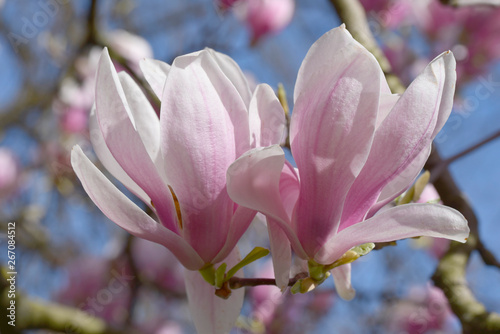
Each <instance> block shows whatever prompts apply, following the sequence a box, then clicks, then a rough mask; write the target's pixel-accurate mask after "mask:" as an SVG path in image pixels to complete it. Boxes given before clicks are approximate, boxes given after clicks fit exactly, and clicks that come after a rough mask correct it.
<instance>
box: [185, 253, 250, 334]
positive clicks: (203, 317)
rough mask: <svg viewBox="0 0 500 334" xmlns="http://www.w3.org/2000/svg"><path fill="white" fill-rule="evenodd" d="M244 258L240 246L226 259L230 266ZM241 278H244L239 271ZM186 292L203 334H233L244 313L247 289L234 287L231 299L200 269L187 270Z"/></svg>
mask: <svg viewBox="0 0 500 334" xmlns="http://www.w3.org/2000/svg"><path fill="white" fill-rule="evenodd" d="M239 261H240V257H239V252H238V249H237V248H235V249H234V251H233V252H231V254H230V255H229V257H228V258H227V259H226V261H225V262H226V263H227V265H228V268H231V267H232V266H234V265H235V264H236V263H238V262H239ZM237 276H238V277H243V270H239V271H238V273H237ZM184 278H185V282H186V292H187V297H188V303H189V309H190V311H191V316H192V317H193V321H194V324H195V327H196V331H197V332H198V333H199V334H229V332H230V331H231V328H233V327H234V325H235V323H236V320H237V318H238V316H239V315H240V311H241V307H242V306H243V299H244V294H245V289H236V290H232V291H231V292H232V293H231V297H229V299H222V298H219V297H217V296H216V295H215V288H214V287H213V286H211V285H210V284H208V283H207V282H206V281H205V280H204V279H203V278H202V277H201V274H200V273H199V272H197V271H189V270H185V271H184Z"/></svg>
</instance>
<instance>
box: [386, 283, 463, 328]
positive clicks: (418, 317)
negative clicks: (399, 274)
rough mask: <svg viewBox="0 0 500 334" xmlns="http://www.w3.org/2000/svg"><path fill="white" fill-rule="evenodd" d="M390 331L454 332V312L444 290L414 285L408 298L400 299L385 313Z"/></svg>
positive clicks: (430, 286)
mask: <svg viewBox="0 0 500 334" xmlns="http://www.w3.org/2000/svg"><path fill="white" fill-rule="evenodd" d="M384 317H386V319H385V320H384V323H387V324H388V330H389V333H401V332H402V331H403V332H405V333H408V334H424V333H430V332H431V331H433V330H440V331H443V332H445V333H452V332H451V328H450V321H451V319H452V317H453V313H452V312H451V310H450V307H449V304H448V300H447V299H446V297H445V296H444V294H443V292H442V291H441V290H440V289H439V288H436V287H435V286H433V285H431V284H428V285H427V286H426V287H422V286H420V287H414V288H412V289H411V290H410V293H409V296H408V298H407V299H404V300H401V301H398V302H397V303H395V304H394V305H392V306H391V307H389V308H388V309H387V310H386V312H385V313H384Z"/></svg>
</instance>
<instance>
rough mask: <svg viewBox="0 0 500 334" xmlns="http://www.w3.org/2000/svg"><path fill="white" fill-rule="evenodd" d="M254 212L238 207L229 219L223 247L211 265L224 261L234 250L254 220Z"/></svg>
mask: <svg viewBox="0 0 500 334" xmlns="http://www.w3.org/2000/svg"><path fill="white" fill-rule="evenodd" d="M256 213H257V212H256V211H255V210H252V209H248V208H245V207H243V206H241V205H239V206H238V207H237V208H236V211H235V212H234V214H233V217H232V218H231V224H230V226H229V231H228V232H227V239H226V243H225V244H224V247H222V249H221V250H220V252H219V253H218V254H217V256H216V257H215V258H214V259H213V260H212V262H213V263H217V262H221V261H224V259H225V258H226V257H227V256H228V254H229V253H230V252H231V251H232V250H233V249H234V247H235V246H236V244H237V243H238V241H239V240H240V238H241V236H242V235H243V233H245V232H246V230H247V229H248V226H250V224H251V223H252V220H253V219H254V218H255V215H256Z"/></svg>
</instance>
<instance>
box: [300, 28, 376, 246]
mask: <svg viewBox="0 0 500 334" xmlns="http://www.w3.org/2000/svg"><path fill="white" fill-rule="evenodd" d="M332 59H334V60H335V61H332ZM380 75H381V70H380V66H379V65H378V63H377V61H376V60H375V58H374V57H373V55H372V54H370V53H369V52H368V51H367V50H366V49H365V48H364V47H362V46H361V45H360V44H359V43H358V42H356V41H355V40H354V39H353V38H352V37H351V35H350V34H349V33H348V32H347V31H346V30H345V28H344V27H340V28H337V29H333V30H332V31H330V32H328V33H326V34H325V35H324V36H323V37H321V38H320V39H319V40H318V41H317V42H316V43H315V44H314V45H313V46H312V47H311V49H310V51H309V53H308V55H307V56H306V58H305V60H304V62H303V64H302V66H301V69H300V70H299V76H298V78H297V86H296V90H295V97H296V103H295V107H294V111H293V114H292V122H291V123H292V124H291V135H290V138H291V142H292V144H291V146H292V153H293V156H294V158H295V161H296V163H297V167H298V169H299V171H300V175H301V183H300V185H301V188H300V196H299V200H298V203H297V207H296V212H295V213H296V214H295V215H294V219H295V220H294V222H295V223H296V227H297V235H298V236H299V238H300V240H301V243H302V246H303V247H304V249H305V250H306V252H307V253H308V254H309V255H310V256H313V255H314V253H315V252H316V251H317V250H318V249H319V248H320V247H321V246H322V244H323V242H324V241H326V240H328V238H329V237H330V236H331V235H332V234H333V233H335V232H336V230H337V226H338V224H339V221H340V215H341V213H342V207H343V203H344V200H345V197H346V195H347V192H348V190H349V188H350V187H351V184H352V183H353V182H354V179H355V178H356V176H357V175H358V173H359V172H360V171H361V168H362V167H363V164H364V162H365V161H366V158H367V157H368V153H369V149H370V146H371V142H372V137H373V132H374V129H375V122H376V117H377V112H378V105H379V95H380V80H381V79H380ZM297 87H298V88H297ZM297 95H298V96H297Z"/></svg>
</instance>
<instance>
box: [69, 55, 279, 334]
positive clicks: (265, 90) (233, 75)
mask: <svg viewBox="0 0 500 334" xmlns="http://www.w3.org/2000/svg"><path fill="white" fill-rule="evenodd" d="M141 68H142V70H143V72H144V75H145V77H146V79H147V80H148V82H149V83H150V85H151V87H152V89H153V91H154V92H155V93H156V94H157V96H158V97H160V98H161V99H162V101H161V102H162V103H161V116H160V119H158V116H157V115H156V113H155V111H154V109H153V108H152V106H151V105H150V103H149V102H148V100H147V98H146V97H145V95H144V94H143V93H142V91H141V89H140V87H139V86H138V85H137V84H136V83H135V81H134V80H133V79H132V78H131V77H130V76H129V75H127V74H126V73H124V72H121V73H120V74H117V73H116V71H115V68H114V66H113V63H112V61H111V59H110V57H109V54H108V52H107V50H106V49H105V50H104V51H103V53H102V56H101V58H100V62H99V67H98V71H97V79H96V103H95V106H96V107H95V111H93V112H91V117H90V133H91V140H92V145H93V147H94V150H95V152H96V154H97V156H98V157H99V159H100V161H101V162H102V164H103V165H104V166H105V167H106V168H107V170H108V171H109V172H110V173H111V174H112V175H114V176H115V177H116V178H117V179H118V180H119V181H121V182H122V184H124V185H125V186H126V187H127V188H128V189H129V190H130V191H131V192H132V193H134V194H135V195H136V196H137V197H139V198H140V199H141V200H142V201H143V202H144V203H145V204H146V205H148V206H149V208H150V209H151V211H152V212H153V213H155V215H156V216H157V217H158V218H159V221H160V224H159V223H157V222H156V221H155V220H154V219H152V218H151V217H150V216H149V215H147V214H146V213H145V212H144V211H142V210H141V209H140V208H139V207H138V206H137V205H135V204H134V203H133V202H132V201H130V200H129V199H128V198H127V197H126V196H125V195H124V194H123V193H121V192H120V191H119V190H118V188H116V187H115V186H114V185H113V184H112V183H111V182H110V181H109V180H108V179H107V178H106V177H105V176H104V174H103V173H102V172H100V171H99V170H98V169H97V168H96V167H95V166H94V165H93V164H92V162H91V161H90V160H89V159H88V158H87V157H86V156H85V154H84V153H83V151H82V150H81V148H80V147H78V146H76V147H75V148H74V149H73V151H72V155H71V161H72V165H73V168H74V170H75V172H76V174H77V176H78V178H79V179H80V181H81V182H82V184H83V187H84V189H85V190H86V191H87V193H88V194H89V196H90V197H91V199H92V200H93V201H94V202H95V203H96V205H97V206H98V207H99V208H100V209H101V211H102V212H103V213H104V214H105V215H106V216H108V218H110V219H111V220H112V221H114V222H115V223H116V224H117V225H119V226H120V227H122V228H123V229H125V230H126V231H128V232H129V233H131V234H133V235H135V236H137V237H139V238H143V239H146V240H149V241H152V242H156V243H158V244H161V245H163V246H165V247H166V248H168V249H169V250H170V251H171V252H172V253H173V254H174V255H175V256H176V257H177V259H178V260H179V261H180V262H181V263H182V264H183V265H184V266H185V267H186V268H187V269H189V270H188V271H185V279H186V288H187V294H188V298H189V302H190V308H191V312H192V315H193V318H194V320H195V324H196V327H197V328H203V329H204V330H203V331H204V332H205V333H210V332H213V333H221V332H225V331H229V330H230V328H231V327H232V326H233V325H234V321H235V319H236V317H237V316H238V314H239V310H240V308H241V305H242V303H243V289H240V290H235V291H234V292H233V294H232V296H231V297H230V298H229V299H228V300H222V299H220V298H218V297H216V296H215V295H214V287H213V286H210V285H209V284H207V283H206V282H205V281H204V280H203V278H202V277H201V275H200V274H199V273H198V272H195V271H194V270H200V269H202V268H203V269H205V268H207V267H211V266H213V265H215V264H217V263H220V262H222V261H226V263H227V265H228V266H229V268H230V267H231V266H233V265H235V264H236V263H237V262H238V261H239V260H238V256H239V255H238V254H237V250H235V246H236V243H237V241H238V240H239V239H240V237H241V236H242V235H243V233H244V232H245V230H246V229H247V228H248V226H249V224H250V223H251V221H252V219H253V218H254V216H255V214H256V212H255V211H254V210H251V209H248V208H245V207H242V206H238V205H236V204H235V203H234V202H233V201H232V200H231V199H230V198H229V195H228V194H227V190H226V170H227V168H228V167H229V165H230V164H231V163H232V162H234V160H235V159H236V158H238V157H239V156H241V155H242V154H243V153H244V152H246V151H247V150H249V149H250V148H253V147H261V146H268V145H271V144H275V143H279V141H280V139H281V137H282V133H283V131H284V127H285V118H284V114H283V109H282V108H281V105H280V103H279V101H278V99H277V97H276V95H275V93H274V91H273V90H272V88H271V87H270V86H268V85H259V86H258V87H257V89H256V90H255V92H254V93H253V94H252V93H251V91H250V89H249V87H248V84H247V82H246V79H245V77H244V75H243V73H242V72H241V69H240V68H239V67H238V65H237V64H236V63H235V62H234V61H233V60H232V59H231V58H229V57H228V56H226V55H223V54H220V53H217V52H215V51H213V50H209V49H206V50H203V51H200V52H195V53H191V54H188V55H185V56H181V57H178V58H176V59H175V60H174V62H173V64H172V66H170V65H168V64H165V63H162V62H160V61H155V60H145V61H143V62H142V63H141ZM206 305H211V307H210V308H207V307H206Z"/></svg>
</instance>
